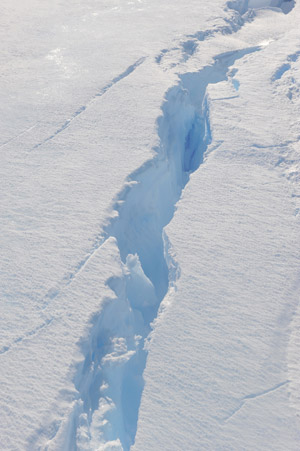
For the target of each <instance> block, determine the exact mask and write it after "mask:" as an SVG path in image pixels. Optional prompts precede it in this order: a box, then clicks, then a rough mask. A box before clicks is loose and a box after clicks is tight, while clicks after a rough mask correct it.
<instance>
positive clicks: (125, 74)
mask: <svg viewBox="0 0 300 451" xmlns="http://www.w3.org/2000/svg"><path fill="white" fill-rule="evenodd" d="M145 59H146V57H142V58H139V59H138V60H137V61H136V62H135V63H134V64H131V65H130V66H129V67H127V69H126V70H125V71H124V72H122V73H121V74H120V75H118V76H116V77H115V78H113V79H112V80H111V81H110V82H109V83H107V85H106V86H104V87H103V88H102V89H100V91H99V92H97V93H96V94H95V95H94V96H93V97H92V98H91V99H90V100H89V101H88V102H87V103H86V105H82V106H81V107H79V108H78V109H77V110H76V111H75V112H74V113H73V114H72V116H71V117H70V118H69V119H67V120H66V121H65V122H64V123H63V124H62V125H61V126H60V127H59V128H58V129H57V130H56V131H55V132H54V133H52V135H50V136H48V137H47V138H45V139H44V140H43V141H41V142H39V143H38V144H36V145H35V146H33V147H32V149H31V150H30V151H32V150H35V149H37V148H38V147H40V146H42V145H43V144H46V143H47V142H49V141H51V140H52V139H54V138H55V137H56V136H57V135H59V134H60V133H61V132H63V131H64V130H66V129H67V128H68V127H70V125H71V124H72V122H73V121H74V120H75V119H76V118H77V117H78V116H80V115H81V114H82V113H83V112H84V111H86V110H87V109H88V108H89V107H90V106H91V105H92V104H93V103H94V102H95V101H96V100H97V98H98V97H102V96H103V95H104V94H105V93H106V92H107V91H108V90H109V89H110V88H112V87H113V86H114V85H115V84H116V83H118V82H119V81H121V80H123V78H126V77H128V75H130V74H131V73H132V72H134V71H135V69H136V68H137V67H139V66H140V65H141V64H142V63H143V62H144V61H145ZM32 128H33V127H32ZM14 139H15V138H14ZM5 144H7V143H5Z"/></svg>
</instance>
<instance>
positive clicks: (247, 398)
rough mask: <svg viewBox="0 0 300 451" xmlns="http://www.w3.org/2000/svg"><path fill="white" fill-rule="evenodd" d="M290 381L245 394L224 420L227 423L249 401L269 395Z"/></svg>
mask: <svg viewBox="0 0 300 451" xmlns="http://www.w3.org/2000/svg"><path fill="white" fill-rule="evenodd" d="M289 382H290V381H289V380H287V381H284V382H280V383H279V384H276V385H274V387H271V388H268V389H266V390H262V391H260V392H257V393H251V394H250V395H247V396H244V397H243V398H242V399H241V400H240V402H239V406H238V407H237V408H236V409H234V410H233V411H232V412H231V413H230V414H229V415H228V416H227V417H226V418H224V419H223V421H222V422H223V423H227V422H228V421H229V420H231V419H232V418H233V417H234V416H235V415H236V414H237V413H238V412H239V411H240V410H241V409H242V408H243V407H244V405H245V404H246V403H247V401H253V400H255V399H257V398H261V397H262V396H265V395H268V394H269V393H272V392H275V391H276V390H278V389H279V388H281V387H283V386H284V385H287V384H288V383H289Z"/></svg>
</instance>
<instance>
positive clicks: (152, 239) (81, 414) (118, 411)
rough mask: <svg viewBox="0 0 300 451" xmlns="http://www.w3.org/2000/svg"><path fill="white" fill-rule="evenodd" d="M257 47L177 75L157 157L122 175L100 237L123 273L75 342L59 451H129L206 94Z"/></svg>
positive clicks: (198, 158) (170, 279) (197, 160)
mask: <svg viewBox="0 0 300 451" xmlns="http://www.w3.org/2000/svg"><path fill="white" fill-rule="evenodd" d="M261 48H262V47H261V46H255V47H249V48H246V49H241V50H235V51H230V52H226V53H223V54H220V55H217V56H216V57H214V59H213V64H212V65H210V66H206V67H204V68H203V69H202V70H200V71H199V72H195V73H186V74H184V75H181V76H179V78H180V83H179V85H177V86H175V87H173V88H171V89H170V90H169V91H168V92H167V94H166V100H165V103H164V104H163V106H162V113H163V115H162V116H161V117H160V118H159V119H158V134H159V137H160V147H159V148H158V149H157V155H156V156H155V157H154V159H152V160H150V161H148V162H147V163H145V164H144V165H143V166H142V167H141V168H140V169H138V170H136V171H135V172H134V173H133V174H132V175H131V176H130V177H129V182H130V185H131V186H127V187H126V188H124V190H123V191H122V192H121V193H120V194H119V196H118V198H117V200H116V201H115V204H114V208H115V210H116V211H117V212H118V215H117V216H116V218H114V219H112V220H111V222H110V223H109V225H108V226H106V227H105V230H104V231H105V234H106V239H113V240H116V243H117V245H118V248H119V252H120V256H121V260H122V265H123V276H122V277H120V278H112V279H110V280H109V281H108V285H109V287H110V288H111V289H112V290H113V291H114V293H115V298H114V299H108V300H107V301H106V305H105V306H104V308H103V309H102V311H101V312H100V313H99V314H98V316H97V317H95V319H94V325H93V327H92V329H91V332H90V336H89V337H88V339H87V340H86V341H85V342H84V343H82V345H81V347H82V353H83V354H84V355H85V360H84V362H83V363H82V364H81V365H80V366H79V367H78V369H77V375H76V378H75V386H76V388H77V390H78V400H77V402H76V403H75V405H74V408H73V414H72V415H71V417H70V421H69V425H68V430H69V431H71V432H70V433H69V435H68V438H67V444H66V445H65V447H66V449H85V447H86V446H88V444H89V446H90V447H92V448H96V447H98V446H99V445H103V446H104V445H107V446H108V445H109V444H112V443H118V444H119V445H118V446H119V449H123V450H129V449H130V447H131V445H132V444H133V443H134V439H135V434H136V429H137V420H138V411H139V405H140V401H141V396H142V392H143V387H144V380H143V372H144V369H145V366H146V360H147V349H145V345H146V343H147V341H148V339H149V336H150V334H151V331H152V329H153V321H154V320H155V319H156V318H157V316H158V315H159V312H160V309H161V305H162V303H163V300H164V298H165V296H166V294H167V292H168V290H170V289H171V287H172V286H174V285H175V282H176V279H177V277H178V275H179V268H178V265H177V264H176V262H174V261H173V260H172V258H171V256H170V253H169V251H168V249H169V246H170V244H169V242H168V239H167V236H166V235H165V233H164V228H165V226H166V225H167V224H168V223H169V222H170V221H171V220H172V218H173V216H174V213H175V210H176V203H177V201H178V200H179V198H180V196H181V193H182V191H183V189H184V187H185V185H186V184H187V183H188V181H189V178H190V174H191V173H193V172H194V171H196V170H197V169H198V168H199V166H200V165H201V163H202V162H203V159H204V155H205V152H206V150H207V147H208V145H209V144H210V143H211V140H212V136H211V130H210V118H209V102H210V101H209V98H208V95H207V92H206V89H207V87H208V85H210V84H216V83H219V82H222V81H224V80H229V76H230V72H229V68H230V67H231V66H232V65H233V64H234V62H235V61H236V60H237V59H240V58H243V57H244V56H245V55H247V54H249V53H253V52H256V51H259V50H261ZM162 193H164V196H162Z"/></svg>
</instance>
